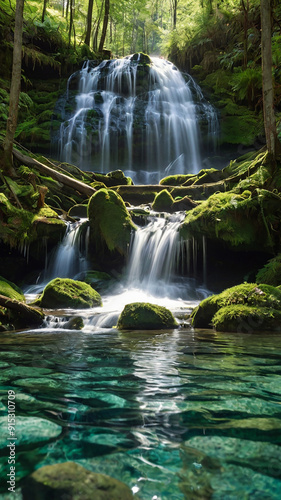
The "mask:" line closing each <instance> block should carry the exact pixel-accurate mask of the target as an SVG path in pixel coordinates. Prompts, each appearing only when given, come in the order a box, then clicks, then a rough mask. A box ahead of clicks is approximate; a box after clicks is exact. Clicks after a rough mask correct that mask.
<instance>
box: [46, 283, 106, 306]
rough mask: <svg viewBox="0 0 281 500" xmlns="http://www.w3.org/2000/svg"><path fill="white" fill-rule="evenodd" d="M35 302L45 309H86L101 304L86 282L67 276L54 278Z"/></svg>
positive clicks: (99, 298) (97, 295) (97, 294)
mask: <svg viewBox="0 0 281 500" xmlns="http://www.w3.org/2000/svg"><path fill="white" fill-rule="evenodd" d="M36 304H38V305H40V306H41V307H44V308H46V309H58V308H68V307H70V308H78V309H86V308H88V307H96V306H100V305H101V304H102V301H101V296H100V294H99V293H98V292H96V290H94V289H93V288H92V287H91V286H90V285H89V284H88V283H84V282H83V281H76V280H72V279H69V278H55V279H54V280H52V281H50V283H48V285H47V286H46V287H45V288H44V290H43V293H42V295H41V297H40V298H39V299H38V300H37V301H36Z"/></svg>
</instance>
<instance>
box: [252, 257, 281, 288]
mask: <svg viewBox="0 0 281 500" xmlns="http://www.w3.org/2000/svg"><path fill="white" fill-rule="evenodd" d="M256 280H257V283H267V284H268V285H273V286H279V285H280V284H281V254H280V253H279V254H278V255H276V257H274V258H273V259H270V260H269V261H268V263H267V264H265V266H264V267H263V268H262V269H260V270H259V271H258V273H257V276H256Z"/></svg>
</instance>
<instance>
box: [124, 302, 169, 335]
mask: <svg viewBox="0 0 281 500" xmlns="http://www.w3.org/2000/svg"><path fill="white" fill-rule="evenodd" d="M177 326H178V324H177V322H176V320H175V318H174V316H173V315H172V313H171V311H169V309H166V307H163V306H158V305H155V304H150V303H146V302H134V303H132V304H127V305H126V306H125V307H124V309H123V311H122V313H121V314H120V316H119V319H118V323H117V328H118V329H120V330H128V329H129V330H161V329H165V328H177Z"/></svg>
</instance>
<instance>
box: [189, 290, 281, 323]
mask: <svg viewBox="0 0 281 500" xmlns="http://www.w3.org/2000/svg"><path fill="white" fill-rule="evenodd" d="M234 306H235V307H236V306H239V307H240V309H239V307H237V308H236V309H235V308H234ZM242 306H243V307H242ZM228 308H230V309H228ZM231 308H234V309H233V313H231V311H232V309H231ZM222 309H226V311H225V313H226V315H227V316H226V317H227V318H228V319H229V318H231V317H232V316H231V314H233V320H234V318H238V317H239V310H240V311H241V314H242V312H243V315H242V317H243V321H244V320H245V317H246V315H247V311H248V313H249V321H250V322H251V321H252V320H251V317H252V316H253V311H254V309H256V310H257V315H259V314H260V313H259V310H260V309H265V310H268V311H271V310H275V311H281V290H279V289H278V288H276V287H273V286H270V285H265V284H260V285H257V284H256V283H243V284H241V285H236V286H234V287H231V288H227V289H226V290H224V291H223V292H221V293H220V294H217V295H212V296H211V297H208V298H206V299H204V300H202V302H200V304H199V306H197V307H196V308H195V309H194V311H193V312H192V314H191V321H192V326H193V327H194V328H211V327H212V326H215V327H216V328H217V325H218V328H220V326H219V325H220V324H222V316H221V315H220V314H217V313H218V312H219V311H221V310H222ZM266 315H268V318H270V315H269V312H267V313H266V312H265V313H264V318H265V317H267V316H266ZM278 317H279V316H278ZM215 318H216V319H215ZM237 321H238V320H237ZM274 321H275V320H274ZM229 324H230V325H233V324H237V323H234V322H232V323H229ZM269 324H270V323H269V322H268V323H267V325H269ZM272 324H273V323H272ZM223 325H224V328H226V326H225V325H226V322H225V323H223ZM231 328H232V326H231ZM274 329H275V327H274ZM225 331H233V330H225Z"/></svg>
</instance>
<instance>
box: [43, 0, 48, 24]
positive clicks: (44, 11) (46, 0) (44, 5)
mask: <svg viewBox="0 0 281 500" xmlns="http://www.w3.org/2000/svg"><path fill="white" fill-rule="evenodd" d="M47 3H48V0H44V3H43V11H42V19H41V20H42V23H43V22H44V21H45V15H46V10H47Z"/></svg>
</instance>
